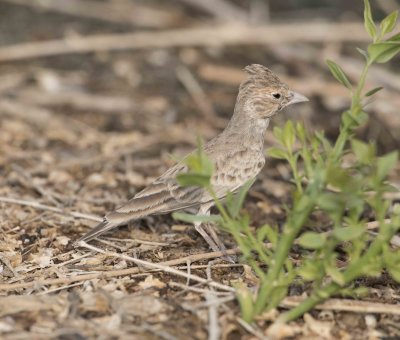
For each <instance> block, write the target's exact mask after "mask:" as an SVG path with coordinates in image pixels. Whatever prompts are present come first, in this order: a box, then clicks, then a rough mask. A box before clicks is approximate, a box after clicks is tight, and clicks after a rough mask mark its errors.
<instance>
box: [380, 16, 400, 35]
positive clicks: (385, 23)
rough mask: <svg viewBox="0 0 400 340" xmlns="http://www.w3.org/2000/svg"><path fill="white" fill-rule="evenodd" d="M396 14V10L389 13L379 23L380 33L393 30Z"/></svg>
mask: <svg viewBox="0 0 400 340" xmlns="http://www.w3.org/2000/svg"><path fill="white" fill-rule="evenodd" d="M398 14H399V13H398V11H394V12H392V13H390V14H389V15H388V16H387V17H386V18H385V19H383V20H382V22H381V25H380V29H381V34H382V35H384V34H386V33H390V32H392V31H393V30H394V28H395V26H396V22H397V16H398Z"/></svg>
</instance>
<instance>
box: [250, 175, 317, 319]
mask: <svg viewBox="0 0 400 340" xmlns="http://www.w3.org/2000/svg"><path fill="white" fill-rule="evenodd" d="M318 188H319V182H318V181H314V182H312V184H310V187H309V188H308V189H309V190H308V191H309V193H308V195H309V196H308V195H307V193H305V194H304V195H303V196H302V197H301V198H300V200H299V201H298V202H297V204H295V206H294V207H293V214H292V215H291V216H289V217H288V221H287V223H286V224H285V225H284V226H283V232H282V237H281V239H280V240H279V242H278V245H277V247H276V250H275V254H274V258H273V260H272V261H271V267H270V268H269V270H268V274H267V278H266V280H264V282H263V284H262V285H261V287H260V289H259V293H258V298H257V302H256V306H255V313H256V314H258V313H261V312H262V311H263V310H264V308H265V306H266V304H267V301H268V300H269V299H270V295H271V293H272V291H273V289H274V288H275V287H276V286H278V285H279V284H278V279H279V276H280V275H281V273H282V270H283V267H284V264H285V261H286V259H287V257H288V254H289V251H290V249H291V247H292V244H293V241H294V240H295V238H296V237H297V235H298V233H299V232H300V229H301V228H302V226H303V225H304V223H305V222H306V220H307V219H308V217H309V215H310V213H311V211H312V209H313V208H314V205H315V199H314V198H311V197H316V195H315V194H316V190H317V189H318Z"/></svg>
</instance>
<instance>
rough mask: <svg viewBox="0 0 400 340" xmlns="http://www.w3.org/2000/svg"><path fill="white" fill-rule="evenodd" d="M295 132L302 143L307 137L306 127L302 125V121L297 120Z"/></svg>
mask: <svg viewBox="0 0 400 340" xmlns="http://www.w3.org/2000/svg"><path fill="white" fill-rule="evenodd" d="M296 132H297V135H298V136H299V139H300V141H301V142H302V143H303V144H304V143H305V142H306V138H307V132H306V128H305V127H304V124H303V123H300V122H297V124H296Z"/></svg>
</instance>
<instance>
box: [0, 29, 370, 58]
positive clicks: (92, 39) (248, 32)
mask: <svg viewBox="0 0 400 340" xmlns="http://www.w3.org/2000/svg"><path fill="white" fill-rule="evenodd" d="M349 32H351V34H349ZM345 41H369V37H368V35H367V34H366V33H365V31H364V28H363V26H362V24H361V23H322V22H310V23H297V24H296V25H295V26H293V25H288V24H274V25H269V26H259V27H250V26H241V25H223V26H215V27H206V28H186V29H177V30H165V31H161V32H137V33H122V34H107V35H92V36H86V37H69V38H65V39H61V40H50V41H43V42H29V43H21V44H17V45H12V46H4V47H1V48H0V62H1V61H2V62H4V61H11V60H23V59H31V58H41V57H48V56H56V55H63V54H74V53H92V52H100V51H118V50H130V49H150V48H171V47H184V46H225V45H249V44H250V45H255V44H283V43H298V42H303V43H305V42H308V43H311V42H324V43H327V42H345Z"/></svg>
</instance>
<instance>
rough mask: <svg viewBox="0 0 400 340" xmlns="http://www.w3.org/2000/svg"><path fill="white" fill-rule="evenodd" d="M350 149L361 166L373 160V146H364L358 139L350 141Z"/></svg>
mask: <svg viewBox="0 0 400 340" xmlns="http://www.w3.org/2000/svg"><path fill="white" fill-rule="evenodd" d="M351 149H352V150H353V152H354V154H355V156H356V158H357V160H358V161H359V162H360V163H361V164H369V163H371V162H372V161H373V159H374V156H375V148H374V147H373V145H369V144H366V143H364V142H362V141H360V140H358V139H352V140H351Z"/></svg>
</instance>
